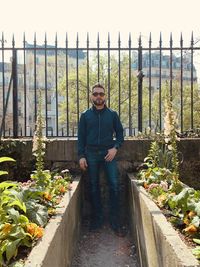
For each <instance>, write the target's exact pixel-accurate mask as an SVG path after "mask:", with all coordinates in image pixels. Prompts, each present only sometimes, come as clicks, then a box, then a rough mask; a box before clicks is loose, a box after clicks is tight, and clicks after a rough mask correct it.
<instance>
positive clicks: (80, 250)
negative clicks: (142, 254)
mask: <svg viewBox="0 0 200 267" xmlns="http://www.w3.org/2000/svg"><path fill="white" fill-rule="evenodd" d="M102 266H103V267H138V266H139V264H138V262H137V256H136V249H135V245H134V244H133V242H132V240H131V238H130V233H127V235H126V236H125V237H118V236H116V235H115V234H114V233H113V231H112V230H111V229H110V227H109V226H108V225H105V226H104V227H103V228H102V229H101V230H99V231H98V232H95V233H94V232H89V230H88V227H87V226H83V229H82V235H81V239H80V241H79V243H78V245H77V250H76V254H75V256H74V258H73V262H72V267H102Z"/></svg>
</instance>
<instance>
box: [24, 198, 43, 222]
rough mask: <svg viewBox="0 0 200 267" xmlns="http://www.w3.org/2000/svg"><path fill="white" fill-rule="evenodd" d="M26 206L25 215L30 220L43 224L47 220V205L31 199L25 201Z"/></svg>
mask: <svg viewBox="0 0 200 267" xmlns="http://www.w3.org/2000/svg"><path fill="white" fill-rule="evenodd" d="M26 206H27V212H26V214H27V216H28V218H29V220H30V221H32V222H34V223H36V224H38V225H40V226H44V225H46V223H47V220H48V209H47V207H45V206H43V205H41V204H39V203H37V202H33V201H28V202H27V203H26Z"/></svg>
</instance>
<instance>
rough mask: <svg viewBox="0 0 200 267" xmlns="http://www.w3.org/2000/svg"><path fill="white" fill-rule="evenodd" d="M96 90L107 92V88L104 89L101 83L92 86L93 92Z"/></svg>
mask: <svg viewBox="0 0 200 267" xmlns="http://www.w3.org/2000/svg"><path fill="white" fill-rule="evenodd" d="M95 88H102V89H103V90H104V91H105V88H104V87H103V85H102V84H100V83H99V82H98V83H96V84H95V85H93V86H92V91H93V90H94V89H95Z"/></svg>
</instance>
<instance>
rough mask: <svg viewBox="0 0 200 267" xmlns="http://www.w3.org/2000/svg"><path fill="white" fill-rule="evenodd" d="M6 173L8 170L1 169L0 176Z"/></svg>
mask: <svg viewBox="0 0 200 267" xmlns="http://www.w3.org/2000/svg"><path fill="white" fill-rule="evenodd" d="M6 174H8V172H7V171H0V176H1V175H6Z"/></svg>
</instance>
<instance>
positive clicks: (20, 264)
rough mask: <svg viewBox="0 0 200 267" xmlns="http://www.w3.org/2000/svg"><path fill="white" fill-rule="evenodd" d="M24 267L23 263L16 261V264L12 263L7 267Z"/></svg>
mask: <svg viewBox="0 0 200 267" xmlns="http://www.w3.org/2000/svg"><path fill="white" fill-rule="evenodd" d="M23 266H24V262H23V261H17V262H13V263H11V264H10V265H9V267H23Z"/></svg>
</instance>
